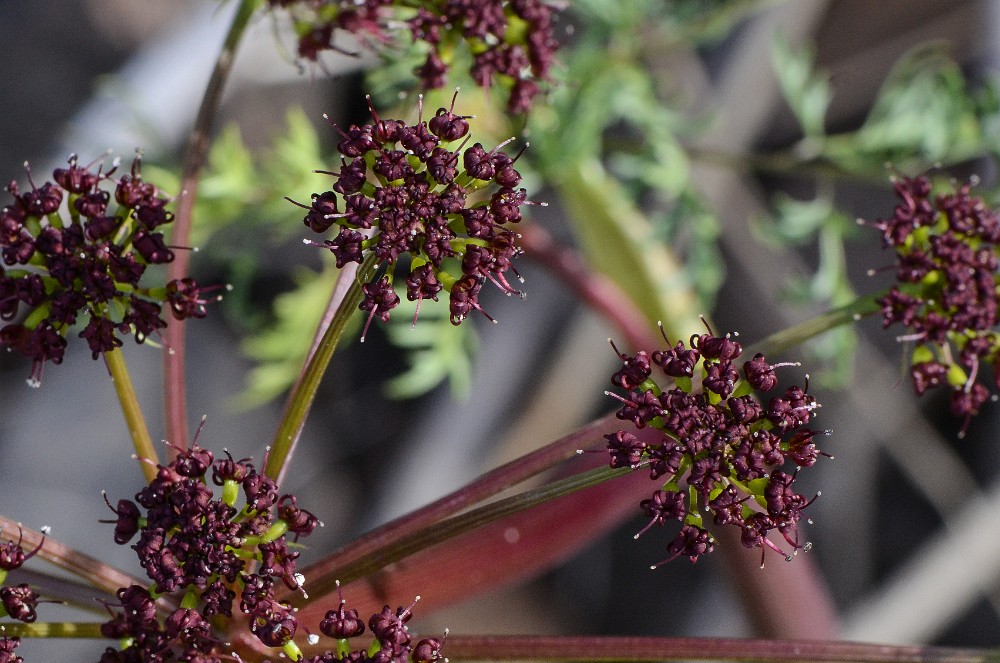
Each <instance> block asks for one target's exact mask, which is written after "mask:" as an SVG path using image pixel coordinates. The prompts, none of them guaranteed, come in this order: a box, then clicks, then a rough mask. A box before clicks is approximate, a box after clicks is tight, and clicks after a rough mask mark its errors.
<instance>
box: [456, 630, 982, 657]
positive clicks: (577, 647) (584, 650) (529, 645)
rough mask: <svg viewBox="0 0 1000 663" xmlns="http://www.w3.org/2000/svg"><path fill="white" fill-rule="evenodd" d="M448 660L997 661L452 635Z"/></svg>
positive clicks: (900, 650)
mask: <svg viewBox="0 0 1000 663" xmlns="http://www.w3.org/2000/svg"><path fill="white" fill-rule="evenodd" d="M448 658H449V659H450V660H453V661H459V660H482V659H489V660H493V661H511V660H536V659H537V660H547V661H587V662H592V663H597V662H603V661H760V662H761V663H763V662H764V661H772V662H780V663H792V662H799V661H810V662H812V663H819V662H822V661H855V662H857V663H930V662H931V661H933V662H935V663H992V662H994V661H997V660H998V659H1000V654H998V653H997V652H996V651H995V650H988V649H962V648H951V647H933V646H905V645H874V644H866V643H858V642H820V641H809V640H752V639H735V638H643V637H572V636H569V637H553V636H520V635H518V636H460V635H457V636H452V637H449V638H448Z"/></svg>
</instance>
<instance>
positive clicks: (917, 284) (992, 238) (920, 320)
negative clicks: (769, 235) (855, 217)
mask: <svg viewBox="0 0 1000 663" xmlns="http://www.w3.org/2000/svg"><path fill="white" fill-rule="evenodd" d="M893 184H894V186H895V189H896V195H897V196H898V197H899V199H900V202H899V204H898V205H897V206H896V208H895V209H894V210H893V213H892V216H891V217H889V218H887V219H878V220H876V221H874V222H872V223H867V222H864V221H859V223H862V224H866V225H870V226H871V227H873V228H875V229H876V230H878V231H880V232H881V233H882V244H883V247H884V248H891V249H892V250H893V251H894V252H895V254H896V264H895V275H896V283H895V284H894V285H893V286H892V288H891V289H890V290H889V293H888V294H887V295H885V296H884V297H882V298H880V299H879V300H878V303H879V304H880V305H881V307H882V323H883V326H884V327H886V328H888V327H891V326H892V325H894V324H896V323H900V324H902V325H903V326H905V327H906V333H904V334H902V335H900V336H899V340H900V341H904V342H907V343H912V344H913V345H912V347H913V350H912V353H911V356H910V377H911V379H912V381H913V388H914V390H915V391H916V392H917V394H918V395H922V394H923V393H924V392H925V391H927V390H928V389H932V388H935V387H947V388H949V389H951V411H952V413H953V414H954V415H955V416H958V417H963V418H964V419H965V422H964V424H963V426H962V430H961V432H960V433H959V435H960V436H962V435H964V434H965V431H966V429H967V428H968V425H969V421H970V419H971V418H972V417H973V416H974V415H976V414H978V413H979V410H980V408H981V407H982V406H983V404H984V403H985V402H986V401H987V400H988V399H989V398H990V391H989V389H988V388H987V387H985V386H984V385H983V384H981V383H980V381H979V379H980V378H982V377H983V376H985V374H986V371H985V370H984V365H989V366H992V367H993V375H994V379H995V380H996V379H997V377H998V376H1000V337H998V335H997V332H996V330H995V329H994V328H995V327H996V324H997V310H998V303H1000V300H998V296H997V284H998V278H997V254H998V245H1000V218H998V217H997V214H996V213H995V212H993V211H992V210H991V209H990V208H989V207H988V206H987V205H986V203H985V202H983V201H982V200H981V199H980V198H977V197H975V196H973V195H971V189H970V185H969V184H964V185H961V186H955V187H954V188H953V190H952V191H950V192H948V193H944V194H941V195H933V194H932V191H931V182H930V180H929V179H928V178H926V177H917V178H912V179H911V178H908V177H903V178H899V179H896V180H895V181H894V183H893Z"/></svg>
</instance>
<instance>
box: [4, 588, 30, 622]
mask: <svg viewBox="0 0 1000 663" xmlns="http://www.w3.org/2000/svg"><path fill="white" fill-rule="evenodd" d="M0 602H2V603H3V607H4V610H6V611H7V614H8V615H9V616H10V617H12V618H14V619H16V620H18V621H20V622H25V623H27V624H30V623H32V622H33V621H35V620H36V619H37V618H38V614H37V613H36V612H35V608H36V607H37V606H38V594H36V593H35V592H34V591H33V590H32V589H31V587H29V586H28V585H26V584H24V583H22V584H20V585H17V586H15V587H0Z"/></svg>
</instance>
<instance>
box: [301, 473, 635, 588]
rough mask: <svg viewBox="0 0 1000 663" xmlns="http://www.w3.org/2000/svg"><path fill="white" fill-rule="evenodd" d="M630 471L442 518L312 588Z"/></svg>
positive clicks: (582, 478) (589, 476)
mask: <svg viewBox="0 0 1000 663" xmlns="http://www.w3.org/2000/svg"><path fill="white" fill-rule="evenodd" d="M630 471H631V470H630V469H629V468H627V467H623V468H618V469H611V468H610V467H599V468H597V469H594V470H590V471H587V472H581V473H580V474H575V475H573V476H570V477H567V478H565V479H561V480H559V481H554V482H552V483H550V484H548V485H545V486H542V487H540V488H535V489H532V490H527V491H525V492H523V493H520V494H518V495H514V496H512V497H508V498H505V499H502V500H497V501H496V502H491V503H490V504H487V505H485V506H481V507H479V508H477V509H473V510H471V511H469V512H467V513H463V514H461V515H458V516H454V517H452V518H448V519H446V520H441V521H438V522H437V523H434V524H432V525H430V526H428V527H425V528H424V529H422V530H420V531H418V532H415V533H414V534H412V535H410V536H407V537H403V538H401V539H399V540H397V541H396V542H394V543H392V544H391V545H388V546H384V547H382V548H379V549H377V550H375V551H373V552H372V553H371V554H370V555H367V556H366V557H363V558H360V559H356V560H354V561H353V562H352V563H348V564H345V565H343V566H341V567H340V568H337V569H330V570H329V571H328V572H327V574H326V575H324V576H322V577H320V578H317V579H316V580H315V581H313V582H312V583H311V584H310V587H309V591H310V592H313V593H315V594H317V595H320V596H323V595H325V594H326V593H327V592H329V591H333V590H334V589H335V586H336V582H335V581H336V580H339V581H340V582H341V583H342V584H347V583H349V582H352V581H354V580H357V579H358V578H363V577H365V576H368V575H371V574H373V573H375V572H376V571H378V570H380V569H383V568H385V567H386V566H388V565H389V564H392V563H393V562H397V561H399V560H401V559H403V558H405V557H408V556H410V555H412V554H413V553H416V552H418V551H420V550H423V549H425V548H429V547H431V546H433V545H437V544H439V543H442V542H444V541H447V540H448V539H452V538H454V537H456V536H458V535H460V534H464V533H466V532H470V531H472V530H474V529H476V528H478V527H482V526H483V525H486V524H488V523H491V522H493V521H495V520H499V519H500V518H503V517H505V516H509V515H511V514H514V513H517V512H520V511H525V510H526V509H530V508H531V507H533V506H537V505H539V504H543V503H545V502H548V501H549V500H553V499H555V498H557V497H562V496H564V495H569V494H570V493H575V492H576V491H578V490H582V489H584V488H589V487H590V486H595V485H597V484H599V483H603V482H604V481H607V480H609V479H614V478H615V477H619V476H622V475H624V474H628V473H629V472H630Z"/></svg>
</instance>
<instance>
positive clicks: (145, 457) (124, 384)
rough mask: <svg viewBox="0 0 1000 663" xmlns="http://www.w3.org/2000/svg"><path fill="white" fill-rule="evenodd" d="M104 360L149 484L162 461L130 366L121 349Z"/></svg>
mask: <svg viewBox="0 0 1000 663" xmlns="http://www.w3.org/2000/svg"><path fill="white" fill-rule="evenodd" d="M104 360H105V362H106V363H107V365H108V372H110V373H111V381H112V382H113V383H114V385H115V393H116V394H117V395H118V403H119V404H120V405H121V408H122V414H123V415H125V423H126V424H128V432H129V435H130V436H131V437H132V445H133V446H134V447H135V455H136V457H137V458H138V459H139V466H140V467H141V469H142V473H143V475H145V477H146V482H147V483H149V482H151V481H152V480H153V479H155V478H156V466H157V464H158V463H159V462H160V461H159V459H158V458H157V456H156V449H155V448H154V447H153V438H152V437H151V436H150V434H149V428H147V427H146V420H145V418H144V417H143V416H142V408H141V407H139V400H138V399H137V398H136V395H135V389H134V388H133V387H132V378H131V377H130V376H129V374H128V366H126V365H125V355H124V354H123V353H122V351H121V349H119V348H115V349H114V350H111V351H110V352H105V353H104Z"/></svg>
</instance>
